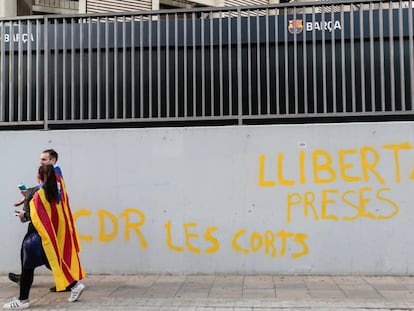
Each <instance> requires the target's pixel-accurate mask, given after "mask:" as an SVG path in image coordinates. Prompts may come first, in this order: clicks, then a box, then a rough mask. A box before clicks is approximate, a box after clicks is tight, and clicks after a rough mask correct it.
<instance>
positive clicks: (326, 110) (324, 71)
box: [321, 6, 328, 114]
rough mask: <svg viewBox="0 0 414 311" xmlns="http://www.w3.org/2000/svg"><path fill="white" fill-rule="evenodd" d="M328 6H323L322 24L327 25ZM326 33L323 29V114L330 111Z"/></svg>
mask: <svg viewBox="0 0 414 311" xmlns="http://www.w3.org/2000/svg"><path fill="white" fill-rule="evenodd" d="M325 8H326V7H325V6H322V13H321V15H322V24H323V25H325V23H326V20H325V17H326V13H325V11H326V9H325ZM326 80H327V79H326V35H325V31H322V101H323V114H326V113H327V112H328V99H327V91H326V83H327V81H326Z"/></svg>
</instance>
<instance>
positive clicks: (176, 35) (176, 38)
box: [174, 13, 179, 118]
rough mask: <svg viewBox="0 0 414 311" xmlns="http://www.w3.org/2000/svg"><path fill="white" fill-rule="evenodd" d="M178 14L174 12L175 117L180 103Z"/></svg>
mask: <svg viewBox="0 0 414 311" xmlns="http://www.w3.org/2000/svg"><path fill="white" fill-rule="evenodd" d="M178 53H179V50H178V15H177V13H175V14H174V88H175V92H174V99H175V100H174V107H175V113H174V115H175V117H176V118H177V117H178V113H179V111H178V104H179V100H178V92H179V90H178V85H179V83H178V79H179V78H178V71H179V67H178Z"/></svg>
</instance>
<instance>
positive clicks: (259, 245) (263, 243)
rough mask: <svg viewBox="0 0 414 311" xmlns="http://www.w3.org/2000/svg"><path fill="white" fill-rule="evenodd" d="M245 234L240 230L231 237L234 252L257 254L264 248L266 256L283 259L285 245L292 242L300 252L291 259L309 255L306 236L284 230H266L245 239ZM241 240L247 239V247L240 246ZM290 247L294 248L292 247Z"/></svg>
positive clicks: (245, 231)
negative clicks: (299, 248) (299, 247)
mask: <svg viewBox="0 0 414 311" xmlns="http://www.w3.org/2000/svg"><path fill="white" fill-rule="evenodd" d="M246 233H247V230H246V229H240V230H239V231H237V232H236V233H235V234H234V235H233V240H232V246H233V249H234V250H235V251H236V252H240V253H243V254H249V253H257V252H259V251H261V250H263V248H264V253H265V254H267V255H270V256H272V257H276V256H279V257H285V256H286V248H287V245H288V243H290V241H292V240H293V242H294V243H295V244H299V245H300V246H301V250H300V251H299V252H296V253H292V254H291V257H292V258H299V257H302V256H304V255H306V254H307V253H309V248H308V246H307V244H306V242H305V240H306V239H307V238H308V236H307V234H304V233H293V232H286V231H284V230H281V231H279V232H276V233H275V232H273V231H271V230H266V231H265V233H264V234H261V233H259V232H252V233H251V234H250V235H249V236H247V237H245V235H246ZM243 238H247V240H248V241H247V242H246V241H245V242H244V244H247V245H248V246H246V245H244V244H242V241H241V240H242V239H243ZM277 241H279V242H280V244H281V245H280V248H279V249H280V250H279V254H277V247H276V246H275V242H277ZM290 246H291V247H294V245H290Z"/></svg>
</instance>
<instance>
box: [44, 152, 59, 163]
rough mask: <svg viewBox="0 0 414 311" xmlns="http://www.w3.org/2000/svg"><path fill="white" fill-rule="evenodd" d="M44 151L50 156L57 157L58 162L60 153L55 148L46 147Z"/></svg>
mask: <svg viewBox="0 0 414 311" xmlns="http://www.w3.org/2000/svg"><path fill="white" fill-rule="evenodd" d="M43 153H47V154H49V157H51V158H53V159H55V160H56V162H57V160H58V157H59V155H58V153H57V152H56V151H55V150H54V149H46V150H44V151H43Z"/></svg>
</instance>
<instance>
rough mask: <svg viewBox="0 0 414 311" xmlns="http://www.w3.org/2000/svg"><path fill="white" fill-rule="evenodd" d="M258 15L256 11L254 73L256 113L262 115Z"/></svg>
mask: <svg viewBox="0 0 414 311" xmlns="http://www.w3.org/2000/svg"><path fill="white" fill-rule="evenodd" d="M259 13H260V11H259V10H257V11H256V54H257V56H256V73H257V82H256V83H257V113H258V114H259V115H261V114H262V109H261V106H262V105H261V104H262V89H261V85H262V81H261V80H262V75H261V67H260V65H261V57H260V50H261V48H260V42H261V40H260V23H259Z"/></svg>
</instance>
